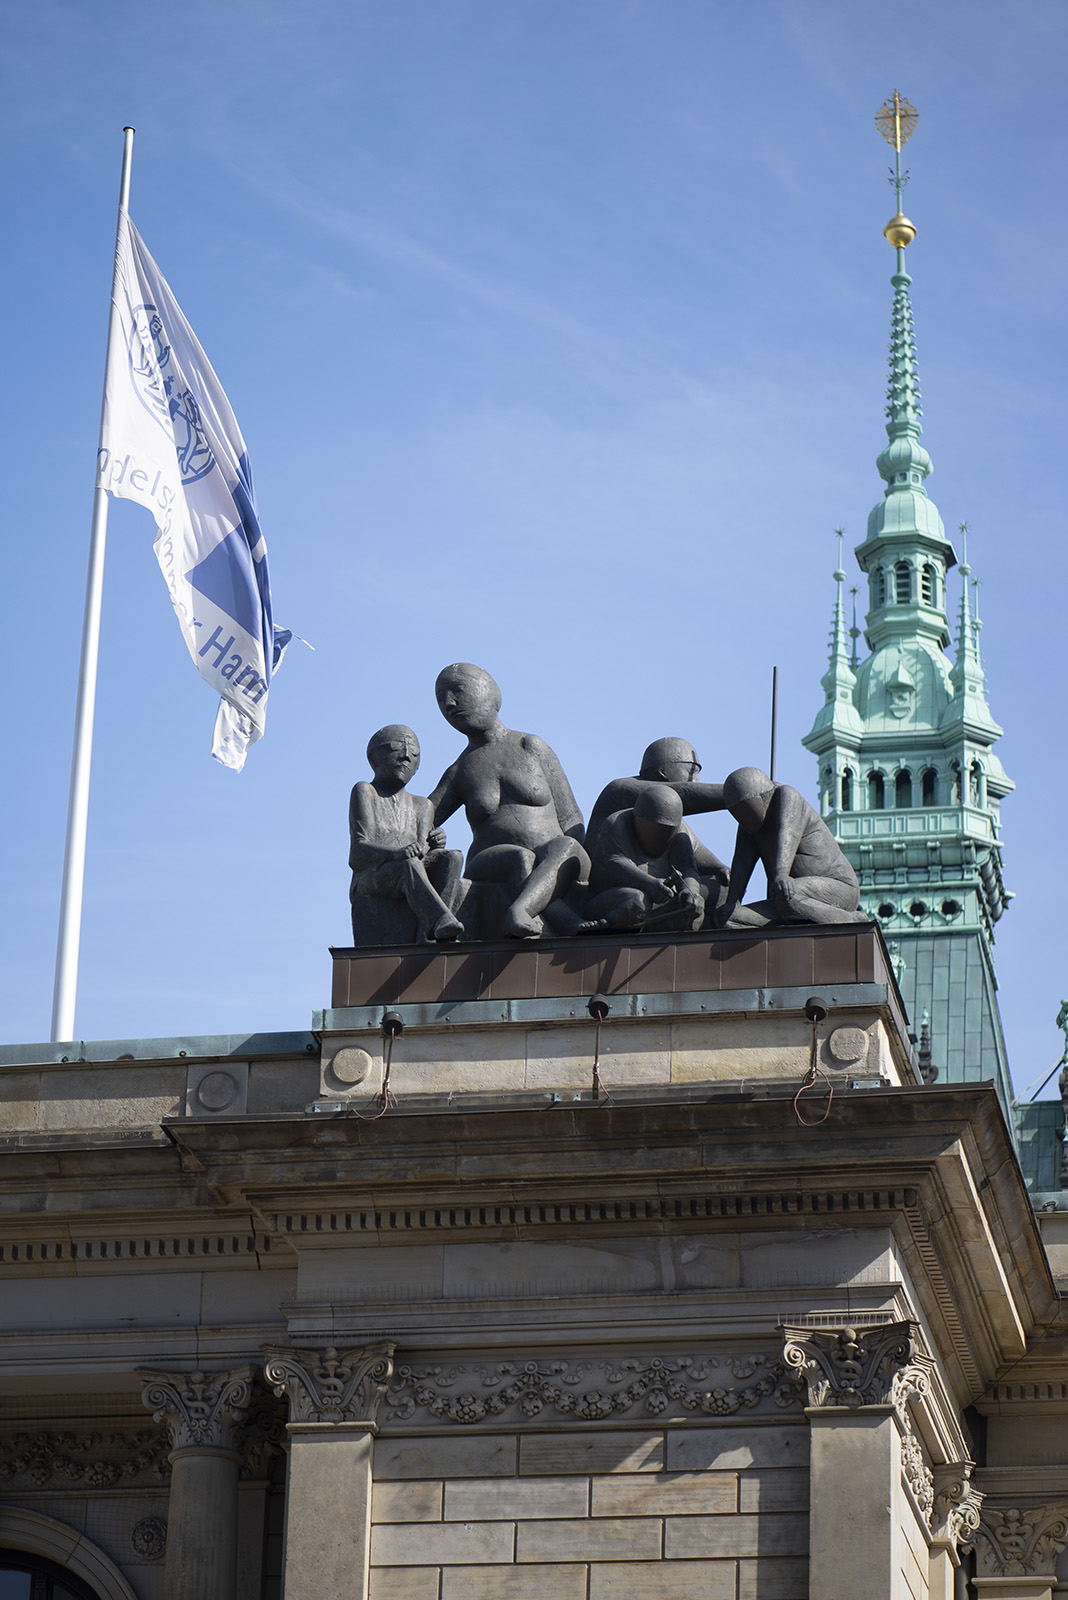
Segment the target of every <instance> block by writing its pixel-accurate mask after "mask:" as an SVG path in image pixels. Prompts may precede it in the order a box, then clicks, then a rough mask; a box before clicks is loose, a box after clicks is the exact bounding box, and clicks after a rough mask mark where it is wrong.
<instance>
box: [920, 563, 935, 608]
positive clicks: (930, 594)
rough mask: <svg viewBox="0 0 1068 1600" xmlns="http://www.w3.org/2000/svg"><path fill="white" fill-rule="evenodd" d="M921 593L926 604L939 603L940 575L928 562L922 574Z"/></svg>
mask: <svg viewBox="0 0 1068 1600" xmlns="http://www.w3.org/2000/svg"><path fill="white" fill-rule="evenodd" d="M920 593H921V595H922V596H923V603H924V605H925V606H934V605H937V604H938V577H937V574H936V573H935V569H934V567H932V565H931V563H930V562H928V563H927V565H926V566H925V567H924V569H923V571H922V573H921V574H920Z"/></svg>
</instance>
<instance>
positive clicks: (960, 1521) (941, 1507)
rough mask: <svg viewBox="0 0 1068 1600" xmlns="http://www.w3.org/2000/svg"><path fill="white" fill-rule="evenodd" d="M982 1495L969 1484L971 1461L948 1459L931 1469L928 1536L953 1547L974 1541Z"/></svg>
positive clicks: (965, 1547)
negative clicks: (931, 1488) (932, 1506)
mask: <svg viewBox="0 0 1068 1600" xmlns="http://www.w3.org/2000/svg"><path fill="white" fill-rule="evenodd" d="M982 1505H983V1496H982V1494H981V1493H980V1491H979V1490H978V1489H977V1488H976V1487H975V1485H974V1484H973V1483H972V1463H971V1462H970V1461H951V1462H948V1463H947V1464H946V1465H945V1466H938V1467H935V1469H934V1511H933V1513H932V1516H931V1536H932V1538H933V1539H934V1540H935V1541H936V1542H937V1543H939V1544H943V1545H949V1546H950V1547H951V1548H952V1549H953V1550H968V1549H970V1548H971V1546H972V1545H973V1544H974V1543H975V1535H976V1532H977V1530H978V1527H979V1513H980V1511H981V1509H982Z"/></svg>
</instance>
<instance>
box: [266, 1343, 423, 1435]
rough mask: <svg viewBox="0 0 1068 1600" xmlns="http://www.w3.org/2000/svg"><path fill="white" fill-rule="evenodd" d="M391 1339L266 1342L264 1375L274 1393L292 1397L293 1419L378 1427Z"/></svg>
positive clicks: (390, 1366) (390, 1360) (389, 1374)
mask: <svg viewBox="0 0 1068 1600" xmlns="http://www.w3.org/2000/svg"><path fill="white" fill-rule="evenodd" d="M393 1350H394V1346H393V1344H392V1343H391V1342H389V1341H388V1340H381V1341H379V1342H378V1343H377V1344H368V1345H361V1346H359V1347H358V1348H357V1349H353V1350H343V1351H339V1350H336V1349H335V1348H334V1346H333V1345H330V1346H329V1347H328V1348H327V1349H325V1350H300V1349H288V1348H287V1349H282V1348H279V1347H276V1346H273V1345H265V1346H264V1374H265V1376H266V1379H267V1382H268V1383H269V1384H270V1385H271V1387H272V1388H273V1389H274V1392H275V1394H276V1395H278V1396H279V1398H281V1397H282V1396H283V1395H286V1396H288V1399H289V1420H290V1422H291V1423H293V1422H298V1423H299V1422H317V1423H330V1422H332V1423H350V1424H352V1423H356V1424H360V1425H362V1426H364V1427H367V1428H372V1429H373V1428H374V1427H375V1423H376V1418H377V1415H378V1407H379V1404H380V1403H381V1400H382V1396H383V1395H384V1394H385V1392H386V1389H387V1387H388V1385H389V1381H390V1378H391V1377H392V1375H393Z"/></svg>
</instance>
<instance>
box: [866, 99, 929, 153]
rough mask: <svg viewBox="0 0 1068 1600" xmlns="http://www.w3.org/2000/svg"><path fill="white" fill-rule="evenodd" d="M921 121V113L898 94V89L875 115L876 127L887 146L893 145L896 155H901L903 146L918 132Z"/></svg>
mask: <svg viewBox="0 0 1068 1600" xmlns="http://www.w3.org/2000/svg"><path fill="white" fill-rule="evenodd" d="M919 120H920V113H919V112H918V111H917V110H916V107H915V106H914V105H911V104H910V103H909V101H908V100H906V99H905V97H904V96H903V95H900V94H898V92H897V90H896V89H895V90H894V92H893V94H892V95H891V96H890V99H889V100H884V101H883V103H882V105H881V106H880V107H879V109H878V111H877V112H876V113H875V126H876V127H877V128H878V130H879V132H880V133H881V134H882V136H883V138H884V139H885V140H886V142H887V144H892V145H893V147H894V153H895V154H899V153H900V151H901V146H902V145H903V144H908V142H909V139H910V138H911V137H912V135H913V134H914V133H915V132H916V124H917V122H919Z"/></svg>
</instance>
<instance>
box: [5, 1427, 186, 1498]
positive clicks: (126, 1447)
mask: <svg viewBox="0 0 1068 1600" xmlns="http://www.w3.org/2000/svg"><path fill="white" fill-rule="evenodd" d="M169 1450H170V1443H169V1441H168V1439H167V1437H166V1435H165V1434H160V1433H159V1431H158V1430H157V1429H155V1428H151V1427H149V1425H148V1422H147V1419H146V1421H145V1424H144V1426H142V1427H137V1426H127V1427H125V1428H115V1427H106V1428H97V1429H93V1430H92V1431H87V1432H75V1431H74V1430H58V1429H57V1430H56V1431H54V1432H52V1431H47V1432H35V1433H8V1434H3V1435H0V1485H2V1486H3V1488H4V1489H22V1490H32V1489H44V1488H50V1489H56V1488H60V1487H62V1488H66V1487H68V1486H70V1485H74V1484H77V1485H79V1486H80V1487H81V1488H86V1489H109V1488H111V1487H112V1486H113V1485H115V1484H122V1485H124V1486H129V1487H138V1486H140V1487H144V1486H148V1485H152V1486H155V1487H158V1486H159V1485H160V1484H161V1483H166V1481H167V1479H168V1478H169V1477H170V1471H171V1467H170V1462H169V1461H168V1459H167V1456H168V1453H169Z"/></svg>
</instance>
